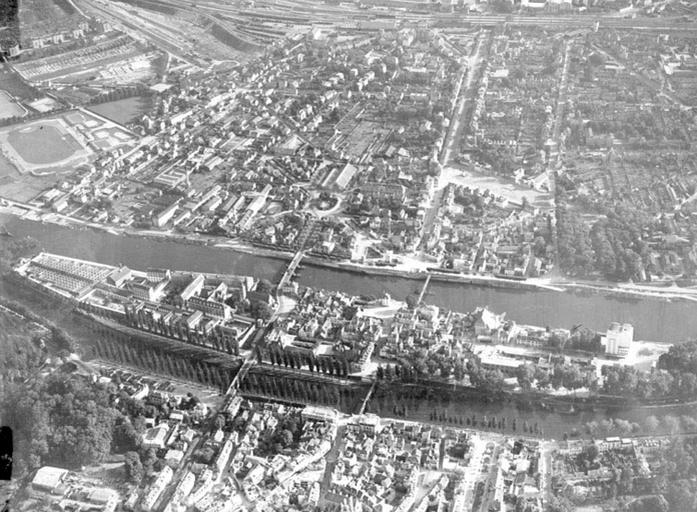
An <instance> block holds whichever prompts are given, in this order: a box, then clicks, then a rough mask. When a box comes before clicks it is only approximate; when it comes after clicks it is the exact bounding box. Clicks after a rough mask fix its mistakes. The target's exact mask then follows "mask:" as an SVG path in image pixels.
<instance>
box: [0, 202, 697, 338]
mask: <svg viewBox="0 0 697 512" xmlns="http://www.w3.org/2000/svg"><path fill="white" fill-rule="evenodd" d="M0 225H4V226H5V227H6V228H7V230H9V231H10V232H11V233H12V234H14V235H15V236H23V235H28V236H32V237H33V238H35V239H37V240H38V241H39V242H40V244H41V246H42V248H43V249H44V250H46V251H50V252H55V253H58V254H63V255H66V256H72V257H75V258H82V259H87V260H95V261H99V262H102V263H107V264H112V265H118V264H124V265H128V266H130V267H132V268H136V269H145V268H147V267H167V268H171V269H175V270H192V271H199V272H214V273H230V274H243V275H254V276H256V277H260V278H267V279H271V280H275V279H278V278H279V277H280V275H281V273H282V272H283V268H284V265H285V263H284V261H283V260H280V259H276V258H270V257H262V256H258V255H252V254H246V253H241V252H235V251H232V250H228V249H223V248H216V247H210V246H203V245H194V244H184V243H180V242H175V241H162V240H153V239H146V238H140V237H119V236H116V235H112V234H110V233H107V232H103V231H97V230H93V229H87V228H84V229H71V228H68V227H63V226H58V225H54V224H42V223H40V222H35V221H29V220H24V219H19V218H17V217H14V216H11V215H2V214H0ZM0 243H1V240H0ZM299 281H300V283H301V284H302V285H306V286H311V287H314V288H324V289H329V290H339V291H343V292H346V293H349V294H354V295H359V294H362V295H376V296H377V295H382V294H384V293H386V292H387V293H389V294H390V295H391V296H392V297H394V298H397V299H404V298H405V297H406V296H407V295H409V294H412V293H418V290H419V289H420V286H421V284H422V283H421V282H420V281H418V280H413V279H406V278H399V277H393V276H375V275H366V274H360V273H352V272H347V271H344V270H337V269H332V268H326V267H315V266H303V267H302V268H301V270H300V275H299ZM425 300H426V301H427V302H430V303H432V304H435V305H437V306H439V307H442V308H448V309H452V310H455V311H463V312H464V311H471V310H472V309H474V308H475V307H477V306H481V305H486V306H489V307H490V308H492V309H493V310H494V311H496V312H506V313H507V317H508V318H510V319H512V320H515V321H516V322H518V323H524V324H532V325H541V326H547V325H549V326H550V327H565V328H570V327H572V326H573V325H575V324H583V325H585V326H587V327H589V328H591V329H597V330H603V329H605V328H607V326H608V324H609V323H610V322H612V321H618V322H629V323H631V324H632V325H634V332H635V338H636V339H642V340H652V341H662V342H676V341H682V340H687V339H694V338H695V337H696V336H695V335H696V334H697V315H696V314H695V312H696V311H697V307H696V306H695V304H693V303H692V302H689V301H680V300H673V301H672V302H669V301H665V300H661V299H655V298H651V297H641V298H632V299H627V298H621V297H609V296H604V295H601V294H593V295H579V294H576V293H571V292H555V291H547V290H534V291H530V290H520V289H512V288H510V289H509V288H494V287H487V286H479V285H469V284H459V283H450V282H435V281H432V282H431V285H430V286H429V289H428V292H427V294H426V296H425Z"/></svg>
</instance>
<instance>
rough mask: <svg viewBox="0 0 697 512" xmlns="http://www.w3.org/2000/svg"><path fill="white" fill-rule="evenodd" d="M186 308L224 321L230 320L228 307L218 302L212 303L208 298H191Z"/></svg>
mask: <svg viewBox="0 0 697 512" xmlns="http://www.w3.org/2000/svg"><path fill="white" fill-rule="evenodd" d="M187 307H188V308H189V309H195V310H197V311H201V312H203V313H205V314H206V315H208V316H212V317H215V318H223V319H225V320H228V319H229V318H230V307H229V306H227V305H225V304H222V303H220V302H216V301H213V300H211V299H210V298H208V299H204V298H203V297H191V298H190V299H189V301H188V302H187Z"/></svg>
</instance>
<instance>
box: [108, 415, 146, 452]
mask: <svg viewBox="0 0 697 512" xmlns="http://www.w3.org/2000/svg"><path fill="white" fill-rule="evenodd" d="M140 441H141V439H140V434H139V433H138V432H137V431H136V428H135V426H134V425H133V424H132V423H131V422H130V420H128V419H127V418H122V419H121V421H120V422H119V423H118V424H117V425H116V426H115V427H114V434H113V441H112V445H113V449H114V451H115V452H117V453H120V452H132V451H134V450H137V449H138V447H139V446H140Z"/></svg>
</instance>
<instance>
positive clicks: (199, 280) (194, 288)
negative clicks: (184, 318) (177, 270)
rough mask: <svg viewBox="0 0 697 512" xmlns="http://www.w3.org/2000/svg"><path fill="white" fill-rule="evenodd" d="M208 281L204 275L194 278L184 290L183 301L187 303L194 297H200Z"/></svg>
mask: <svg viewBox="0 0 697 512" xmlns="http://www.w3.org/2000/svg"><path fill="white" fill-rule="evenodd" d="M205 281H206V279H205V278H204V277H203V275H201V274H199V275H197V276H196V277H194V279H193V281H191V282H190V283H189V284H188V285H187V287H186V288H184V290H182V292H181V294H180V296H181V299H182V300H183V301H184V302H186V301H188V300H189V299H190V298H191V297H193V296H194V295H198V294H199V293H201V290H202V289H203V284H204V283H205Z"/></svg>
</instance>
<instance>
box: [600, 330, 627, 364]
mask: <svg viewBox="0 0 697 512" xmlns="http://www.w3.org/2000/svg"><path fill="white" fill-rule="evenodd" d="M632 341H634V327H632V325H631V324H619V323H617V322H613V323H612V324H610V328H609V329H608V330H607V333H606V334H605V336H604V338H603V339H602V340H601V342H602V343H603V344H604V345H605V353H606V354H610V355H613V356H618V357H625V356H626V355H627V354H629V347H630V345H631V344H632Z"/></svg>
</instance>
